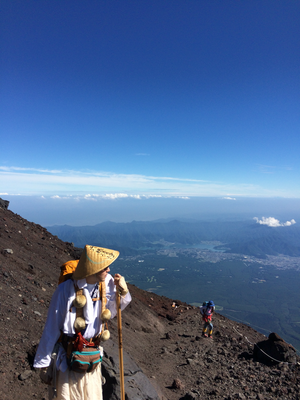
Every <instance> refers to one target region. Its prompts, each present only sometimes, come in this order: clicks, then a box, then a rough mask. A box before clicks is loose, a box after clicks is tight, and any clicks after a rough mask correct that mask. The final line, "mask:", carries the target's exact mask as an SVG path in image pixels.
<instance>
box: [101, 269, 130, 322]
mask: <svg viewBox="0 0 300 400" xmlns="http://www.w3.org/2000/svg"><path fill="white" fill-rule="evenodd" d="M108 276H109V279H108V281H106V298H107V304H106V307H107V308H108V309H109V310H110V312H111V317H112V318H114V317H115V316H116V315H117V304H116V294H117V291H116V286H115V284H114V279H113V277H112V276H111V275H108ZM130 302H131V295H130V293H129V292H128V293H127V294H126V295H125V296H121V310H122V311H123V310H124V308H125V307H127V305H128V304H129V303H130Z"/></svg>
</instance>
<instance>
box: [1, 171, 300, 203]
mask: <svg viewBox="0 0 300 400" xmlns="http://www.w3.org/2000/svg"><path fill="white" fill-rule="evenodd" d="M0 186H1V189H2V191H3V192H5V193H7V194H6V195H16V194H17V193H18V194H21V195H47V194H48V195H49V196H50V195H55V194H56V195H60V196H70V194H73V195H74V196H75V197H74V198H76V197H77V196H79V197H81V196H82V195H85V194H89V193H94V194H93V195H91V197H87V199H92V198H96V197H97V196H99V197H102V198H103V196H104V198H113V199H116V198H122V197H130V196H136V197H137V198H139V196H140V197H143V196H145V197H146V198H149V197H155V196H162V197H223V196H224V198H226V199H228V200H229V199H232V200H233V199H234V198H235V197H237V196H244V197H275V196H277V197H300V191H299V189H295V190H294V191H293V192H292V193H286V192H285V191H284V190H280V189H277V188H276V189H274V190H270V189H268V188H266V187H261V186H259V185H254V184H251V183H249V184H248V183H247V184H233V183H230V182H218V181H215V182H213V181H208V180H204V179H190V178H188V177H186V178H178V177H174V176H152V175H139V174H117V173H113V172H105V171H89V170H84V171H75V170H47V169H38V168H20V167H7V166H5V167H3V166H2V167H1V166H0ZM110 193H114V194H110ZM228 193H230V195H228Z"/></svg>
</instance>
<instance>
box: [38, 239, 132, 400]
mask: <svg viewBox="0 0 300 400" xmlns="http://www.w3.org/2000/svg"><path fill="white" fill-rule="evenodd" d="M95 249H96V250H95ZM99 249H100V253H99ZM102 250H103V251H102ZM106 252H111V253H108V259H106V257H107V254H106ZM99 254H100V256H99ZM111 254H112V255H113V257H112V256H111ZM118 255H119V253H118V252H117V251H114V250H108V249H102V248H99V247H94V246H86V247H85V250H84V252H83V254H82V256H81V258H80V260H79V263H78V266H77V268H76V271H75V272H74V274H73V278H77V277H78V278H80V279H69V280H67V281H65V282H63V283H61V284H60V285H59V286H58V288H57V289H56V291H55V293H54V294H53V297H52V299H51V303H50V307H49V311H48V316H47V320H46V324H45V328H44V331H43V335H42V337H41V340H40V343H39V346H38V350H37V353H36V356H35V360H34V367H35V368H41V369H42V370H41V378H42V380H43V381H45V382H47V383H48V384H49V383H50V382H49V381H50V378H49V375H53V377H52V382H51V384H50V386H49V399H50V400H51V399H53V398H57V399H58V400H100V399H102V375H101V365H99V367H97V368H96V369H95V370H94V371H92V372H87V373H80V372H75V371H73V370H71V369H70V367H69V366H68V363H67V353H66V350H65V348H64V347H63V346H62V344H60V343H58V344H57V341H58V340H59V338H60V337H61V333H63V334H64V335H68V336H73V337H75V335H76V331H75V328H74V323H75V320H76V308H75V307H74V305H73V301H74V299H75V296H76V290H75V285H74V284H76V285H77V289H82V290H83V292H82V294H83V295H84V296H85V297H86V304H85V306H84V307H83V317H84V319H85V323H86V328H85V330H83V331H82V332H81V333H82V336H83V337H84V338H85V339H87V340H90V339H92V338H95V337H98V335H100V334H101V332H102V331H103V329H102V321H101V318H100V316H101V310H103V307H102V302H105V299H103V298H102V299H100V293H99V285H98V283H99V282H103V284H104V283H105V289H106V290H105V297H106V308H107V309H109V310H110V312H111V318H113V317H115V316H116V314H117V307H116V294H117V290H119V292H120V293H121V310H123V309H124V308H125V307H126V306H127V305H128V304H129V303H130V301H131V296H130V293H129V292H128V289H127V285H126V282H125V280H124V278H123V277H121V275H119V274H115V276H114V277H113V276H112V275H110V274H109V271H110V269H109V265H110V264H111V263H112V262H113V261H114V260H115V259H116V258H117V257H118ZM107 264H108V265H107ZM99 269H100V270H99ZM95 271H96V272H95ZM83 276H84V277H83ZM92 298H94V299H97V301H93V300H92ZM101 344H102V343H101ZM99 347H100V346H99ZM54 350H55V351H54ZM53 351H54V354H56V357H55V360H54V362H53V361H52V363H51V360H52V359H53V357H54V354H53ZM100 351H102V347H100ZM51 356H52V358H51ZM50 364H51V365H50ZM53 364H55V365H53ZM52 370H53V372H52ZM55 395H56V396H57V397H54V396H55Z"/></svg>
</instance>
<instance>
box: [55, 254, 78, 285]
mask: <svg viewBox="0 0 300 400" xmlns="http://www.w3.org/2000/svg"><path fill="white" fill-rule="evenodd" d="M78 262H79V260H70V261H67V262H66V263H64V264H63V265H62V266H61V267H60V275H59V280H58V284H60V283H62V282H65V281H67V280H68V279H70V278H72V274H73V272H74V271H75V269H76V267H77V264H78Z"/></svg>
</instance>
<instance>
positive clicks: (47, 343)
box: [33, 282, 68, 368]
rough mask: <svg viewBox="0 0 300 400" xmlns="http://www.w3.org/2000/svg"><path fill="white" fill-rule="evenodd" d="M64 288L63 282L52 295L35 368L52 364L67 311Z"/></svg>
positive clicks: (34, 364) (35, 359) (35, 360)
mask: <svg viewBox="0 0 300 400" xmlns="http://www.w3.org/2000/svg"><path fill="white" fill-rule="evenodd" d="M66 283H67V282H66ZM67 286H68V285H67ZM64 289H66V287H65V283H61V284H60V285H59V286H58V288H57V289H56V291H55V292H54V294H53V296H52V299H51V302H50V306H49V310H48V315H47V320H46V324H45V327H44V331H43V334H42V337H41V340H40V343H39V346H38V349H37V352H36V355H35V358H34V363H33V366H34V367H35V368H43V367H48V365H49V364H50V361H51V354H52V351H53V348H54V345H55V343H56V342H57V340H58V338H59V336H60V334H61V329H62V327H63V323H64V320H65V316H66V312H67V298H68V296H67V293H65V292H67V290H64Z"/></svg>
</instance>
